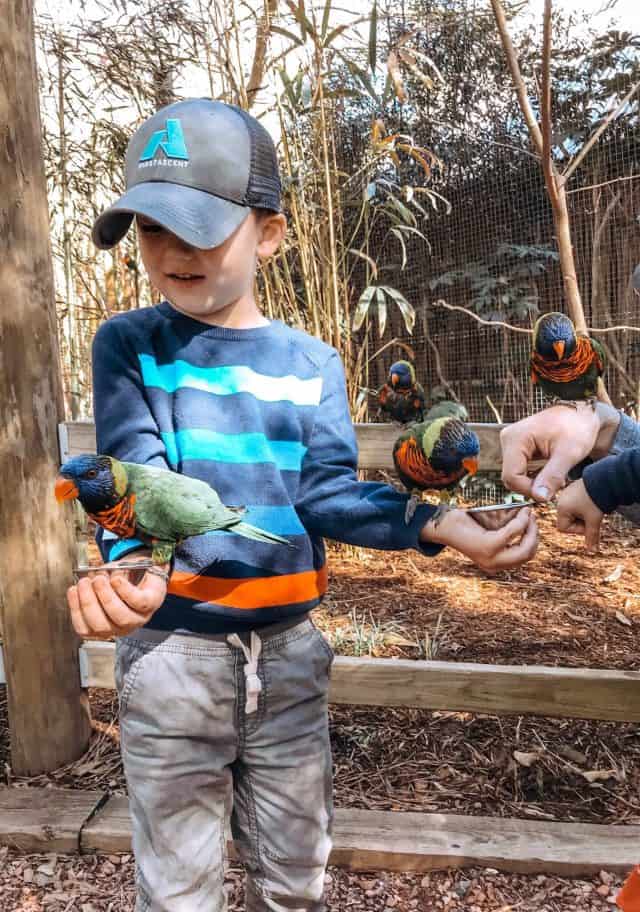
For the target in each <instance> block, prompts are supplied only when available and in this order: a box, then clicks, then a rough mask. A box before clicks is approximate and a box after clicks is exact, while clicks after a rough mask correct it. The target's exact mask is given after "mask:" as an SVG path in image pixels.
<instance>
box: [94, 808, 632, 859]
mask: <svg viewBox="0 0 640 912" xmlns="http://www.w3.org/2000/svg"><path fill="white" fill-rule="evenodd" d="M639 839H640V827H631V826H630V827H622V826H621V827H613V826H598V825H594V824H581V823H540V822H538V821H529V820H514V819H506V820H505V819H503V818H498V817H464V816H460V815H456V814H418V813H399V812H394V811H364V810H353V809H348V808H339V809H337V810H336V812H335V821H334V831H333V850H332V852H331V858H330V863H331V864H334V865H338V866H339V867H343V868H349V869H351V870H354V871H381V870H383V871H384V870H386V871H432V870H434V869H438V868H463V867H474V866H481V867H492V868H497V869H498V870H500V871H517V872H522V873H535V872H539V873H545V874H560V875H563V876H565V877H576V876H585V875H588V874H596V873H598V872H599V871H601V870H603V869H604V870H610V871H616V872H619V873H626V872H628V871H629V869H630V868H631V867H633V865H634V864H635V863H636V862H637V860H638V849H637V846H638V840H639ZM80 845H81V851H82V852H102V853H106V854H112V853H118V852H130V851H131V822H130V818H129V806H128V801H127V799H126V798H124V797H120V796H116V797H112V798H110V799H109V800H108V801H107V803H106V804H105V805H104V806H103V807H102V808H101V809H100V810H99V811H98V813H97V814H95V816H94V817H93V818H92V820H90V821H89V822H88V823H87V825H86V826H85V827H84V828H83V830H82V834H81V837H80ZM227 851H228V854H229V856H230V857H234V856H235V852H234V848H233V843H232V842H231V839H230V837H229V835H227Z"/></svg>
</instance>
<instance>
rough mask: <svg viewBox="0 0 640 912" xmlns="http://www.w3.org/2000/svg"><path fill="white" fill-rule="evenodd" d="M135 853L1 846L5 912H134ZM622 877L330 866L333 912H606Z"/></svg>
mask: <svg viewBox="0 0 640 912" xmlns="http://www.w3.org/2000/svg"><path fill="white" fill-rule="evenodd" d="M133 877H134V870H133V861H132V858H131V856H130V855H108V856H106V855H96V856H80V857H77V856H64V855H58V856H55V855H15V854H13V853H12V852H9V851H8V850H7V849H2V848H0V910H1V912H18V910H20V912H44V910H46V912H130V910H132V909H133V905H134V887H133ZM242 881H243V875H242V872H241V871H240V870H239V869H238V868H235V867H232V868H230V870H229V872H228V874H227V878H226V884H225V887H226V891H227V897H228V900H229V912H242V910H244V903H243V886H242ZM619 887H620V880H619V878H616V877H613V876H612V875H610V874H608V873H607V872H606V871H603V872H602V873H601V874H600V875H599V876H597V877H593V878H589V879H587V880H567V879H564V878H559V877H545V876H542V875H532V876H523V875H515V874H509V875H506V874H499V873H498V872H497V871H495V870H493V869H470V870H467V871H454V872H437V873H430V874H425V875H421V874H418V875H415V874H389V873H380V874H351V873H348V872H346V871H341V870H339V869H337V868H330V869H329V871H328V873H327V876H326V897H327V906H328V909H329V912H365V910H366V912H413V910H417V912H436V910H438V912H440V910H446V912H489V910H491V912H604V910H611V909H613V908H615V906H614V905H613V903H614V897H615V894H616V893H617V891H618V889H619Z"/></svg>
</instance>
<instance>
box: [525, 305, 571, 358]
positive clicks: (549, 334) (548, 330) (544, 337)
mask: <svg viewBox="0 0 640 912" xmlns="http://www.w3.org/2000/svg"><path fill="white" fill-rule="evenodd" d="M533 342H534V347H535V350H536V352H537V353H538V354H539V355H540V357H541V358H544V359H545V360H549V361H554V360H558V361H561V360H562V359H563V358H568V357H569V356H570V355H572V354H573V353H574V351H575V350H576V345H577V344H578V339H577V336H576V330H575V327H574V325H573V323H572V322H571V320H570V319H569V317H567V316H565V314H563V313H548V314H544V316H542V317H540V319H539V320H538V322H537V323H536V325H535V328H534V330H533Z"/></svg>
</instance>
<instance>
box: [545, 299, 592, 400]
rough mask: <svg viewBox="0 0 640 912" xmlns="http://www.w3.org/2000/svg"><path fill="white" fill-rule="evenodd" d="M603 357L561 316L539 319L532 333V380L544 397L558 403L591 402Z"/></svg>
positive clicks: (551, 314) (552, 314)
mask: <svg viewBox="0 0 640 912" xmlns="http://www.w3.org/2000/svg"><path fill="white" fill-rule="evenodd" d="M605 363H606V359H605V354H604V350H603V348H602V346H601V345H600V343H599V342H597V341H596V340H595V339H591V338H590V337H589V336H585V335H582V334H580V333H577V332H576V329H575V326H574V325H573V323H572V322H571V320H570V319H569V317H567V316H565V314H562V313H548V314H544V316H542V317H540V319H539V320H538V321H537V323H536V325H535V327H534V330H533V351H532V353H531V380H532V382H533V383H534V384H535V385H537V386H539V387H540V389H541V390H542V392H543V393H545V394H546V395H547V396H550V397H552V398H554V399H555V400H561V401H565V402H566V401H570V402H576V401H585V400H586V401H588V400H591V401H594V400H595V398H596V395H597V391H598V377H601V376H602V374H603V372H604V368H605Z"/></svg>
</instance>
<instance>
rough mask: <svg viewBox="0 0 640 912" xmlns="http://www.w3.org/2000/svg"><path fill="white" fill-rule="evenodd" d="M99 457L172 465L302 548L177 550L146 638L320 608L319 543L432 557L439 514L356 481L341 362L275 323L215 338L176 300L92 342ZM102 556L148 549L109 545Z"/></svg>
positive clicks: (222, 542) (244, 543)
mask: <svg viewBox="0 0 640 912" xmlns="http://www.w3.org/2000/svg"><path fill="white" fill-rule="evenodd" d="M93 385H94V386H93V388H94V417H95V422H96V433H97V446H98V452H99V453H102V454H105V455H109V456H115V457H117V458H118V459H121V460H124V461H128V462H136V463H140V464H142V465H145V464H146V465H154V466H160V467H162V468H168V469H172V470H173V471H176V472H181V473H182V474H184V475H189V476H191V477H193V478H199V479H201V480H202V481H205V482H207V483H208V484H210V485H211V486H212V487H214V488H215V489H216V491H217V492H218V494H219V495H220V497H221V499H222V501H223V503H225V504H227V505H229V506H240V505H242V506H245V507H246V508H247V513H246V515H245V517H244V518H245V519H246V521H247V522H249V523H253V524H254V525H257V526H261V527H262V528H264V529H267V530H269V531H271V532H275V533H278V534H279V535H283V536H286V537H287V538H289V539H290V541H291V543H292V544H293V545H295V547H293V548H287V547H284V546H282V545H278V544H272V543H268V542H257V541H251V540H249V539H246V538H242V537H240V536H239V535H234V534H232V533H229V532H210V533H207V534H205V535H200V536H197V537H194V538H191V539H188V540H187V541H185V542H184V543H183V544H182V545H181V546H180V547H179V548H178V549H177V551H176V557H175V563H174V568H173V572H172V575H171V579H170V583H169V594H168V596H167V599H166V601H165V604H164V605H163V606H162V607H161V608H160V609H159V610H158V611H157V612H156V614H154V616H153V618H152V620H151V621H150V623H149V626H150V627H155V628H158V629H163V630H188V631H192V632H195V633H227V632H232V631H240V632H241V631H243V630H246V629H249V628H252V627H259V626H261V625H264V624H270V623H274V622H276V621H278V620H281V619H283V618H285V617H288V616H293V615H296V614H301V613H303V612H305V611H308V610H309V609H310V608H312V607H313V606H314V605H317V604H318V603H319V602H320V600H321V599H322V596H323V594H324V592H325V590H326V585H327V582H326V581H327V572H326V561H325V552H324V545H323V538H325V537H326V538H331V539H335V540H336V541H341V542H347V543H349V544H354V545H362V546H364V547H368V548H378V549H396V550H399V549H406V548H416V549H418V550H420V551H421V552H422V553H425V554H436V553H437V552H438V551H439V550H440V548H439V547H438V546H436V545H433V546H428V545H427V546H422V545H421V544H420V542H419V540H418V535H419V532H420V530H421V529H422V527H423V526H424V525H425V523H426V522H427V521H428V519H429V518H430V517H431V516H432V515H433V512H434V510H435V508H434V507H432V506H429V505H426V504H425V505H421V506H419V507H418V509H417V510H416V513H415V516H414V518H413V519H412V521H411V523H410V524H409V525H407V524H406V523H405V519H404V514H405V507H406V503H407V495H406V494H403V493H399V492H397V491H396V490H394V488H392V487H390V486H389V485H385V484H379V483H373V482H360V481H358V478H357V474H356V468H357V445H356V438H355V434H354V431H353V427H352V424H351V419H350V416H349V409H348V403H347V396H346V389H345V381H344V373H343V368H342V364H341V362H340V358H339V356H338V354H337V352H336V351H335V350H334V349H332V348H330V347H329V346H328V345H326V344H324V343H323V342H321V341H319V340H318V339H316V338H314V337H312V336H309V335H307V334H306V333H303V332H300V331H297V330H294V329H290V328H289V327H287V326H285V325H284V324H283V323H280V322H278V321H275V322H272V323H270V324H269V325H268V326H262V327H257V328H255V329H246V330H235V329H225V328H222V327H217V326H209V325H207V324H204V323H201V322H200V321H197V320H194V319H191V318H190V317H187V316H185V315H183V314H180V313H179V312H178V311H176V310H174V308H172V307H171V305H169V304H168V303H162V304H160V305H158V306H156V307H149V308H145V309H143V310H136V311H130V312H128V313H124V314H119V315H118V316H115V317H113V318H112V319H110V320H108V321H107V322H106V323H104V324H103V325H102V326H101V327H100V329H99V330H98V332H97V334H96V337H95V340H94V345H93ZM98 541H99V544H100V546H101V549H102V553H103V557H104V558H105V559H111V560H114V559H116V558H117V557H120V556H122V555H123V554H125V553H127V552H128V551H130V550H132V549H134V548H138V547H140V546H141V543H140V542H137V541H135V540H125V541H119V540H117V539H116V538H115V537H113V536H110V534H109V533H106V532H104V533H102V532H101V533H100V534H99V535H98Z"/></svg>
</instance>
